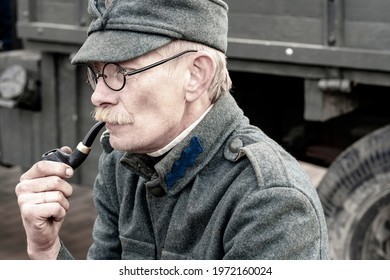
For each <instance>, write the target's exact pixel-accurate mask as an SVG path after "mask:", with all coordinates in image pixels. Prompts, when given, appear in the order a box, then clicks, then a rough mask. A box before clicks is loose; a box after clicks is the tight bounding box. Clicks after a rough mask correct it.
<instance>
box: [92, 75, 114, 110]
mask: <svg viewBox="0 0 390 280" xmlns="http://www.w3.org/2000/svg"><path fill="white" fill-rule="evenodd" d="M91 102H92V104H93V105H94V106H95V107H99V106H102V105H109V104H116V102H117V94H116V92H115V91H113V90H111V89H110V88H109V87H107V86H106V84H105V83H104V82H103V80H102V79H98V81H97V83H96V87H95V90H94V92H93V93H92V95H91Z"/></svg>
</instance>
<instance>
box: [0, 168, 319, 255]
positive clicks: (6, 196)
mask: <svg viewBox="0 0 390 280" xmlns="http://www.w3.org/2000/svg"><path fill="white" fill-rule="evenodd" d="M302 165H303V167H304V168H305V170H306V171H307V173H308V174H309V176H310V177H311V179H312V181H313V183H314V184H315V185H316V184H317V183H318V182H319V181H320V179H321V178H322V176H323V175H324V174H325V169H323V168H318V167H316V166H313V165H310V164H304V163H302ZM20 175H21V171H20V169H19V168H18V167H11V168H6V167H3V166H0V260H23V259H28V256H27V254H26V241H25V233H24V229H23V226H22V221H21V218H20V213H19V208H18V205H17V201H16V196H15V192H14V188H15V186H16V184H17V182H18V180H19V177H20ZM73 187H74V192H73V195H72V197H71V198H70V203H71V209H70V210H69V212H68V215H67V219H66V221H65V222H64V225H63V227H62V231H61V237H62V239H63V240H64V242H65V244H66V245H67V247H68V248H69V250H70V251H71V252H72V253H73V255H74V257H75V258H76V259H81V260H82V259H85V256H86V252H87V250H88V247H89V246H90V244H91V241H92V238H91V232H92V225H93V221H94V219H95V217H96V211H95V209H94V207H93V202H92V187H91V186H80V185H73Z"/></svg>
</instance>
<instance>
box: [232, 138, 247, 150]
mask: <svg viewBox="0 0 390 280" xmlns="http://www.w3.org/2000/svg"><path fill="white" fill-rule="evenodd" d="M243 146H244V145H243V143H242V141H241V139H240V138H234V139H233V140H232V141H231V142H230V145H229V150H230V151H231V152H232V153H238V151H239V150H240V149H241V148H242V147H243Z"/></svg>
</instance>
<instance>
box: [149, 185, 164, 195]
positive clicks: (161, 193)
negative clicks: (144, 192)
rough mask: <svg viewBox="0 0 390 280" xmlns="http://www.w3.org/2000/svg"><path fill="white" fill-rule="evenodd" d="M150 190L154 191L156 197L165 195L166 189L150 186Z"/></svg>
mask: <svg viewBox="0 0 390 280" xmlns="http://www.w3.org/2000/svg"><path fill="white" fill-rule="evenodd" d="M150 192H151V193H152V195H153V196H155V197H162V196H164V195H165V191H164V189H163V188H162V187H153V188H150Z"/></svg>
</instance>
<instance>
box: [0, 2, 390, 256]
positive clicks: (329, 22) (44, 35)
mask: <svg viewBox="0 0 390 280" xmlns="http://www.w3.org/2000/svg"><path fill="white" fill-rule="evenodd" d="M226 2H227V3H228V5H229V7H230V9H229V47H228V53H227V56H228V67H229V70H230V72H231V76H232V79H233V85H234V87H233V90H232V94H233V96H234V97H235V98H236V100H237V101H238V103H239V104H240V106H241V107H242V108H243V110H244V111H245V113H246V115H247V116H248V117H249V118H250V120H251V122H252V124H254V125H257V126H259V127H260V128H262V129H263V130H264V132H266V133H267V134H268V135H269V136H271V137H272V138H273V139H275V140H276V141H277V142H278V143H280V144H281V145H282V146H283V147H285V148H286V150H288V151H289V152H290V153H291V154H293V155H294V156H295V157H296V158H297V159H298V160H300V161H303V162H308V163H311V164H314V165H316V166H320V167H322V168H326V174H325V175H324V177H323V178H322V180H321V182H320V183H319V185H318V186H317V190H318V193H319V195H320V198H321V201H322V203H323V206H324V211H325V215H326V218H327V224H328V229H329V238H330V245H331V258H332V259H390V141H389V139H390V126H389V124H390V110H389V104H390V17H389V13H388V12H389V11H390V1H388V0H370V1H365V0H293V1H292V0H277V1H275V0H240V1H234V0H226ZM86 10H87V1H86V0H68V1H62V0H18V1H17V19H16V26H17V35H18V38H19V39H20V40H22V42H23V48H21V49H17V50H13V51H7V52H0V162H2V163H3V164H10V165H20V166H23V167H24V168H27V167H28V166H30V165H31V164H32V163H34V162H35V161H36V160H37V159H39V158H40V156H41V155H42V153H43V152H45V151H47V150H49V149H52V148H55V147H60V146H63V145H69V146H72V145H74V146H76V145H77V143H78V141H80V140H81V138H82V137H83V135H84V133H85V132H86V131H87V130H88V129H89V128H90V127H91V126H92V125H93V120H92V119H91V117H90V112H91V111H92V105H91V104H90V100H89V99H90V95H91V90H90V89H89V87H88V86H87V85H86V84H85V68H84V67H83V66H73V65H71V64H70V58H71V57H72V55H73V54H74V53H75V52H76V51H77V50H78V48H79V47H80V45H81V44H82V42H83V41H84V40H85V38H86V31H87V28H88V24H89V21H90V19H89V18H88V15H87V12H86ZM1 77H3V78H4V77H5V78H4V79H3V81H4V80H7V79H8V80H9V77H13V79H11V80H12V81H13V82H12V83H11V84H7V83H2V82H1ZM96 142H98V141H96ZM100 151H101V150H100V147H99V144H98V143H95V144H94V147H92V154H91V156H90V158H89V159H88V160H87V161H86V162H85V163H84V164H83V166H81V167H80V169H79V170H78V172H76V173H77V176H76V178H75V179H74V182H76V183H81V184H92V182H93V179H94V177H95V175H96V172H97V160H98V156H99V154H100Z"/></svg>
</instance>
